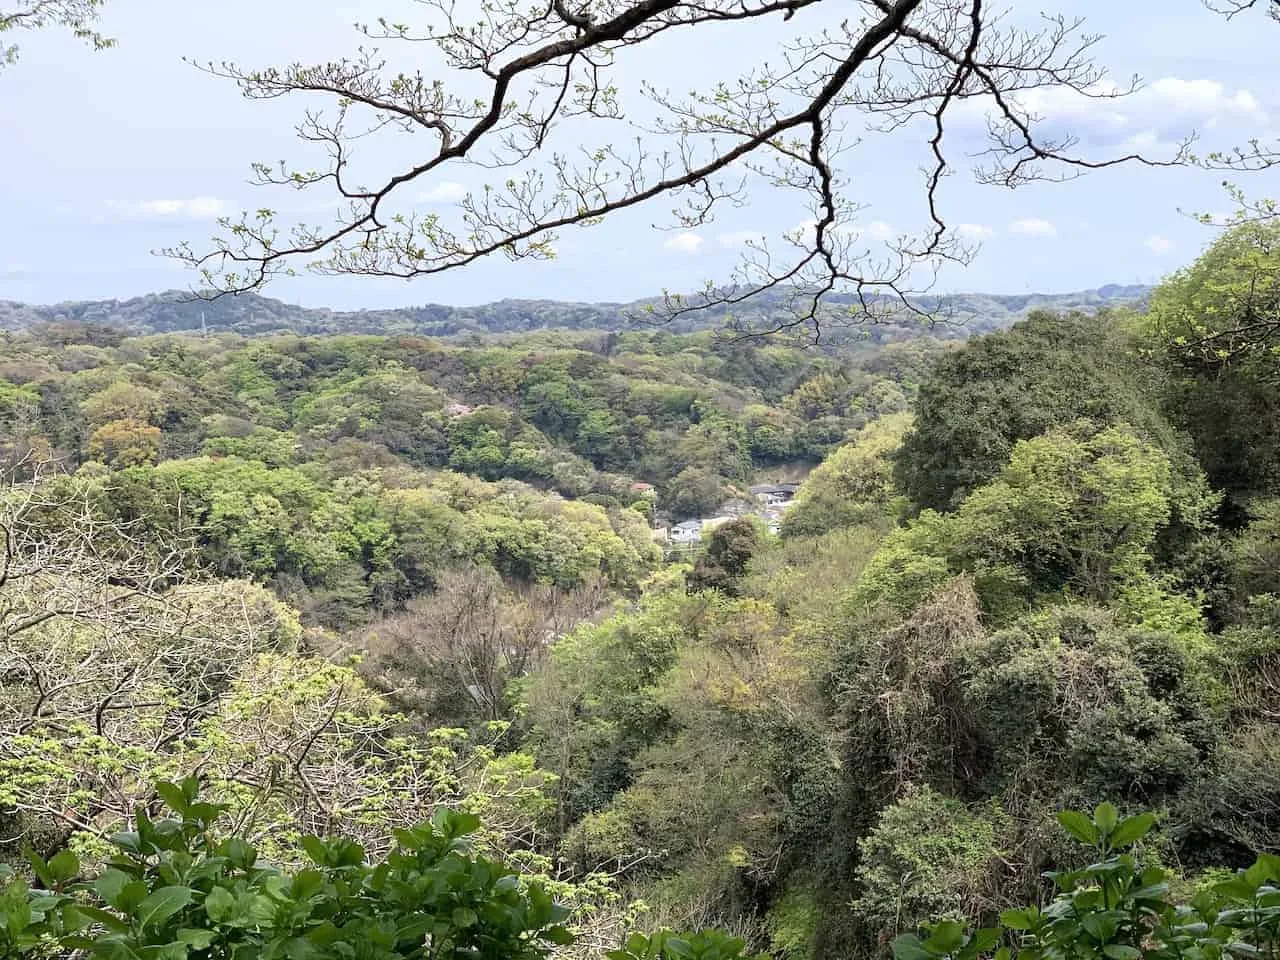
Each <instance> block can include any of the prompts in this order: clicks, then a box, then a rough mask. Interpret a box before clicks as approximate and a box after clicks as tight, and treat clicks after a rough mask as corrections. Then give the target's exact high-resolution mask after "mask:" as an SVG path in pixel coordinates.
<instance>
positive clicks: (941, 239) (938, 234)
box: [166, 0, 1189, 338]
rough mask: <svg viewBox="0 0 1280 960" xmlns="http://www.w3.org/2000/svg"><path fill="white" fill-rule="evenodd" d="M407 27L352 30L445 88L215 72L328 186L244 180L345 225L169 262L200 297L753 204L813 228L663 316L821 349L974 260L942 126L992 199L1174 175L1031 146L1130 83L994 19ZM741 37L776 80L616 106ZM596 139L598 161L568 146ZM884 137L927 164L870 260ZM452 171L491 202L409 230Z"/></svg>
mask: <svg viewBox="0 0 1280 960" xmlns="http://www.w3.org/2000/svg"><path fill="white" fill-rule="evenodd" d="M418 2H419V3H420V4H421V6H422V7H423V9H424V11H425V18H426V19H427V21H428V22H427V24H426V25H425V26H423V27H421V28H417V27H413V26H410V25H407V24H399V23H391V22H388V21H386V20H380V21H378V23H376V24H374V25H366V26H363V27H361V30H362V31H363V32H364V34H365V35H367V36H368V37H370V38H373V39H375V40H377V41H380V42H383V43H387V44H392V45H394V46H395V48H397V49H406V48H407V49H409V50H414V51H415V53H416V50H415V47H417V48H421V49H424V50H426V51H430V50H431V49H432V48H433V49H434V52H435V54H436V55H438V56H439V58H440V59H441V60H442V61H443V63H444V66H445V67H446V68H447V69H448V70H450V71H452V72H453V73H454V74H455V75H456V80H457V85H456V86H453V85H450V84H448V83H446V82H445V81H444V80H440V79H435V78H433V77H430V76H429V75H428V74H427V73H425V72H424V71H423V70H421V69H419V70H411V71H406V70H396V69H394V68H392V67H389V66H388V63H387V61H386V60H385V59H384V58H383V56H382V55H381V54H380V53H379V52H378V51H377V50H374V49H362V50H361V52H360V53H358V54H357V55H355V56H354V57H351V58H347V59H343V60H338V61H334V62H330V63H322V64H314V65H307V64H302V63H294V64H291V65H288V66H284V67H268V68H264V69H258V70H250V69H245V68H242V67H239V66H237V65H234V64H229V63H223V64H207V65H205V66H204V69H206V70H208V71H209V72H210V73H212V74H214V75H215V76H218V77H223V78H227V79H229V80H231V81H233V82H235V83H236V84H237V85H238V86H239V88H240V91H241V93H242V94H243V95H244V96H245V97H247V98H249V99H251V100H270V99H278V98H283V97H292V96H295V95H296V96H300V97H306V98H308V99H310V100H313V101H314V100H318V101H320V102H321V103H322V104H327V105H328V108H327V109H325V108H324V107H309V108H308V109H307V110H306V112H305V114H304V117H303V119H302V121H301V123H300V124H299V125H298V128H297V130H298V135H299V137H300V138H301V139H302V140H303V141H304V142H305V143H307V144H308V145H310V146H311V147H312V148H315V149H316V150H318V151H319V153H320V154H321V155H322V157H323V160H322V162H321V164H320V165H319V166H318V167H316V168H315V169H308V168H306V167H303V166H297V167H295V166H291V165H289V164H288V163H285V164H281V165H279V166H272V165H264V164H258V165H255V167H254V171H255V179H256V181H257V182H258V183H260V184H262V185H270V186H277V187H283V188H287V189H292V190H294V191H299V192H306V193H314V192H317V191H319V192H323V193H325V194H326V197H327V198H328V199H329V200H330V201H334V202H336V203H337V205H338V206H339V208H340V211H341V212H340V213H338V214H337V215H336V217H335V219H334V220H333V221H332V222H329V223H324V224H308V223H305V222H293V223H289V222H287V218H285V217H284V216H283V215H281V214H278V213H277V212H275V211H273V210H271V209H262V210H258V211H256V212H252V213H246V214H244V215H242V216H240V217H239V218H228V219H224V220H223V221H222V223H221V233H220V235H219V236H218V237H216V238H215V239H214V240H213V241H212V245H211V247H210V248H208V249H200V250H197V249H196V248H194V247H192V246H190V245H183V246H180V247H178V248H176V249H172V250H168V251H166V252H167V253H168V254H169V255H171V256H175V257H177V258H178V259H180V260H181V261H183V262H185V263H186V264H188V265H189V266H191V267H193V268H195V269H197V270H198V271H199V273H200V276H201V283H202V284H203V286H204V292H203V294H202V295H205V296H218V295H221V294H225V293H238V292H244V291H249V290H254V289H257V288H259V287H261V286H262V285H263V284H264V283H266V282H267V281H268V280H269V279H271V278H272V277H274V276H277V275H280V274H284V273H290V272H292V271H294V270H298V269H307V270H311V271H313V272H316V273H319V274H341V275H359V276H375V277H398V278H406V279H408V278H417V277H426V276H432V275H435V274H440V273H443V272H446V271H451V270H456V269H460V268H463V267H466V266H468V265H470V264H473V263H475V262H476V261H478V260H481V259H483V258H485V257H489V256H493V255H499V254H500V255H503V256H506V257H508V258H511V259H534V260H541V259H548V258H551V257H553V256H554V255H555V246H554V244H555V240H556V237H557V234H558V233H559V232H560V231H562V230H564V229H566V228H569V227H586V226H590V225H593V224H596V223H598V222H599V221H601V220H602V219H603V218H606V217H609V216H611V215H613V214H618V213H621V212H622V211H626V210H628V209H631V208H638V207H642V206H646V205H653V204H655V203H659V202H661V203H666V204H670V205H672V206H673V207H674V209H673V210H672V211H671V217H670V218H669V220H668V221H667V222H666V223H665V224H664V225H665V226H667V227H670V228H675V229H679V228H685V229H688V228H692V227H697V226H701V225H704V224H707V223H709V222H711V221H712V220H713V219H714V218H715V216H716V215H717V214H718V213H719V212H720V211H721V210H722V209H724V208H726V207H733V206H735V205H740V204H742V203H743V202H745V200H746V198H747V196H748V193H749V189H748V185H749V184H750V183H752V182H753V180H754V182H755V184H756V186H757V187H759V188H762V189H774V190H778V191H781V192H783V193H785V194H787V195H789V196H793V197H794V198H795V202H796V205H797V219H800V217H801V216H804V217H805V218H806V222H805V224H804V225H803V226H802V227H800V228H798V229H796V230H794V231H790V232H787V233H786V234H785V235H783V236H781V237H778V238H774V240H773V241H767V240H760V241H758V242H755V241H753V242H751V243H749V244H748V245H747V248H746V253H745V255H744V256H743V258H742V261H741V263H740V265H739V267H738V268H737V270H736V271H735V272H734V275H733V276H732V277H731V278H730V280H729V282H727V283H725V284H721V285H717V284H711V285H708V286H707V287H706V288H705V289H703V290H700V291H698V292H697V293H695V294H693V295H683V296H681V295H677V294H671V295H668V296H667V297H666V298H665V302H664V303H663V304H661V306H660V307H659V308H658V309H657V311H656V313H657V315H658V317H659V318H660V319H668V318H674V317H677V316H679V315H681V314H683V313H686V312H688V311H690V310H699V309H705V308H708V307H720V308H726V309H730V310H732V308H734V307H736V306H737V305H739V304H742V303H744V302H745V301H747V300H749V299H751V298H752V297H754V296H757V295H759V294H762V293H766V292H770V291H772V292H774V293H775V294H776V295H778V296H780V297H781V298H782V300H783V301H784V305H783V306H784V308H783V309H782V310H777V311H771V317H772V318H773V319H771V320H769V321H767V322H766V323H765V325H764V327H763V328H761V329H754V328H753V330H752V331H750V332H757V333H759V332H765V333H767V332H781V331H791V332H795V333H803V334H804V335H806V336H812V337H814V338H817V337H819V336H821V334H822V332H823V330H824V328H825V327H828V326H831V325H840V324H849V323H859V322H869V321H876V320H879V319H883V318H886V317H889V316H895V317H898V318H899V319H900V318H901V316H902V313H903V311H906V312H908V313H919V312H920V311H919V308H918V307H917V306H916V305H915V300H914V295H915V294H918V293H920V292H923V291H924V290H926V289H927V288H928V287H929V285H930V283H931V281H932V278H933V276H934V274H935V272H936V269H937V268H938V267H939V266H940V265H941V264H942V263H943V262H945V261H948V260H959V261H965V260H967V259H968V258H969V257H970V256H971V255H972V253H973V248H972V247H971V246H969V245H967V244H966V243H965V242H964V241H963V238H961V237H960V236H959V235H958V234H957V233H956V232H955V231H954V230H953V229H952V228H951V227H950V226H949V224H948V222H947V219H946V216H945V214H944V209H943V203H942V187H943V183H944V180H945V179H946V177H947V176H948V175H949V174H951V173H953V172H954V171H955V169H956V161H955V160H954V159H953V154H954V153H955V148H954V145H953V144H951V143H950V141H949V140H948V137H947V132H948V121H949V119H951V118H953V116H954V114H955V113H956V112H957V111H958V110H961V109H966V108H967V106H966V105H969V107H968V108H972V106H975V105H976V106H977V107H978V108H979V109H981V108H985V110H986V113H987V123H986V134H985V138H986V145H985V148H984V149H982V150H980V151H978V152H977V154H976V159H974V160H973V161H972V163H971V164H970V166H971V169H972V172H973V173H974V175H975V176H976V177H977V179H978V180H979V181H981V182H983V183H989V184H995V185H999V186H1004V187H1016V186H1019V185H1021V184H1025V183H1027V182H1029V181H1033V180H1045V179H1049V180H1063V179H1069V178H1072V177H1076V176H1079V175H1081V174H1083V173H1085V172H1087V171H1089V170H1095V169H1098V168H1102V167H1108V166H1112V165H1115V164H1120V163H1125V162H1134V163H1144V164H1151V165H1169V164H1174V163H1180V162H1184V161H1185V160H1187V159H1188V157H1189V154H1188V153H1187V147H1188V145H1189V144H1183V145H1182V147H1181V148H1180V149H1178V150H1176V151H1174V152H1173V153H1172V154H1171V155H1169V156H1166V157H1160V158H1147V157H1143V156H1139V155H1137V154H1125V155H1119V156H1111V157H1100V158H1090V157H1086V156H1082V155H1080V154H1078V153H1077V152H1076V151H1075V149H1074V148H1075V146H1076V142H1075V140H1074V139H1073V138H1071V137H1064V136H1061V135H1059V136H1056V137H1055V136H1053V135H1047V134H1045V133H1043V132H1042V129H1043V125H1042V124H1041V123H1040V120H1041V118H1040V117H1039V116H1038V115H1037V114H1036V113H1035V112H1034V110H1033V108H1032V105H1031V102H1032V99H1033V98H1032V97H1030V96H1029V94H1030V93H1031V92H1032V91H1036V90H1040V89H1043V88H1054V89H1059V90H1067V91H1071V92H1073V93H1075V94H1078V95H1080V96H1082V97H1092V98H1113V97H1119V96H1123V95H1125V94H1126V93H1128V92H1131V91H1132V90H1134V89H1136V86H1137V81H1136V79H1135V80H1133V81H1130V82H1128V83H1125V84H1121V85H1118V86H1116V85H1110V84H1104V83H1103V82H1102V81H1103V80H1104V76H1105V75H1104V71H1103V70H1102V69H1101V68H1100V67H1098V66H1097V65H1096V64H1095V63H1094V62H1093V60H1092V56H1091V54H1092V48H1093V46H1094V44H1095V42H1096V40H1097V37H1096V36H1094V35H1091V34H1088V33H1085V32H1084V31H1083V29H1082V27H1083V25H1082V23H1081V22H1080V21H1078V20H1073V19H1070V18H1068V17H1065V16H1047V17H1045V18H1044V19H1043V20H1042V21H1041V22H1040V24H1039V25H1038V26H1035V27H1032V28H1026V27H1022V26H1018V25H1015V24H1014V23H1013V22H1012V20H1011V18H1010V17H1008V16H1006V15H1005V14H1003V13H1001V12H998V11H996V10H994V9H993V8H992V7H991V6H990V4H989V3H988V2H987V0H855V2H853V3H850V4H847V5H844V6H841V7H840V8H839V14H840V15H841V16H842V17H844V19H843V20H842V21H841V22H840V24H839V25H838V26H834V27H830V28H827V29H822V28H821V27H820V26H817V25H815V24H816V22H817V19H818V18H820V17H822V16H824V15H825V12H827V11H830V10H831V9H832V8H831V6H830V5H824V4H823V3H822V2H821V0H590V2H581V0H486V2H485V3H483V4H482V6H481V16H480V19H479V21H478V22H476V23H465V22H463V21H462V20H460V19H459V16H458V7H457V6H456V5H455V4H453V3H450V2H448V0H418ZM756 21H768V22H770V23H771V24H772V25H773V27H774V28H775V29H776V30H777V31H778V35H779V40H778V47H777V49H778V57H777V60H776V61H770V62H761V63H756V64H747V65H744V68H743V70H742V71H741V73H740V75H738V76H733V77H726V78H724V79H722V80H720V81H719V82H717V83H715V84H713V85H712V86H711V87H710V88H708V89H704V90H703V91H701V92H694V93H692V94H690V95H688V96H677V95H675V94H673V93H671V92H670V91H669V90H668V89H666V88H665V87H663V86H659V85H658V84H657V83H655V82H645V83H641V84H640V85H639V87H638V89H623V87H622V86H620V83H621V80H620V78H619V75H618V69H617V68H618V66H619V64H621V63H623V62H624V61H627V60H629V59H631V58H632V56H633V54H635V53H636V52H637V51H641V50H649V49H661V47H660V44H661V42H662V41H663V40H664V39H665V38H667V37H668V36H671V35H675V34H679V33H686V32H688V31H690V30H693V29H697V30H700V31H704V32H707V35H708V40H709V42H710V41H712V40H713V39H714V41H715V42H717V43H720V44H725V45H732V44H733V43H734V38H735V35H736V33H741V32H742V30H743V27H744V25H749V24H751V23H752V22H756ZM713 30H714V31H717V32H716V33H711V31H713ZM735 32H736V33H735ZM678 73H679V65H678V64H674V63H673V64H671V72H670V73H669V74H668V75H667V76H666V77H664V80H665V81H666V82H670V83H671V84H674V85H681V84H680V80H679V76H678ZM640 101H643V102H644V103H645V106H643V107H637V106H636V104H637V102H640ZM624 108H625V109H624ZM396 135H401V136H403V137H405V138H406V140H405V144H406V145H407V146H409V147H410V150H411V151H412V157H413V159H411V160H409V161H406V162H405V163H404V165H403V166H401V167H400V168H399V169H395V170H393V171H390V172H388V171H386V170H379V169H376V168H375V166H374V165H371V164H368V163H367V160H366V157H365V156H363V155H361V154H360V151H359V150H358V149H357V148H358V147H360V145H361V144H362V143H364V142H366V141H367V140H368V139H374V140H378V139H381V138H384V137H387V136H396ZM597 136H598V140H597V144H598V145H595V146H593V145H589V144H587V143H586V142H585V141H584V139H583V138H584V137H593V138H594V137H597ZM894 136H897V137H909V138H910V137H914V138H916V142H917V144H918V146H919V148H920V151H921V158H922V163H923V169H922V183H921V187H922V200H923V213H924V217H923V219H924V220H925V221H927V227H926V229H925V230H923V231H922V232H921V233H920V235H918V236H914V237H912V236H904V237H901V238H898V239H897V240H893V241H890V242H888V243H887V244H886V245H883V246H881V245H878V244H875V245H873V244H871V243H870V241H869V239H868V238H867V237H865V236H864V235H863V234H862V233H861V232H860V231H859V229H858V215H859V213H860V212H861V211H862V210H863V209H864V205H863V204H861V203H859V202H858V200H857V199H855V197H854V196H853V195H852V193H851V190H850V183H849V177H848V174H847V170H846V168H845V166H844V165H843V163H842V161H843V160H844V158H845V155H846V154H848V153H849V152H850V151H851V150H853V149H854V148H855V147H857V145H858V144H859V143H860V142H861V141H862V140H869V141H870V142H871V143H873V144H874V143H875V142H877V141H879V140H881V139H882V138H886V137H894ZM407 138H412V139H411V140H410V139H407ZM966 163H969V161H968V160H966ZM460 166H469V167H478V168H481V169H483V170H485V171H490V172H491V173H493V174H495V175H496V178H497V179H498V182H496V183H492V184H487V185H485V186H484V188H483V189H479V190H474V191H472V192H470V193H468V194H467V195H466V196H465V197H463V198H462V199H461V200H460V201H459V202H458V204H457V207H456V210H455V213H454V215H453V216H452V217H450V216H448V215H445V214H441V213H429V214H428V213H422V212H420V211H419V210H415V209H414V207H413V205H412V196H413V194H414V193H416V192H417V191H420V190H422V189H423V187H424V186H428V185H430V183H431V182H432V181H433V179H435V178H439V177H441V176H442V175H443V174H445V173H446V171H448V170H450V169H454V168H457V167H460ZM366 184H367V185H366Z"/></svg>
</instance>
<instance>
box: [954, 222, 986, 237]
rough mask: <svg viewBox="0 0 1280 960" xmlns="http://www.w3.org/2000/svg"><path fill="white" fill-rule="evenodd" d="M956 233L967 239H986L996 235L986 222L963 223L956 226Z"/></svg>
mask: <svg viewBox="0 0 1280 960" xmlns="http://www.w3.org/2000/svg"><path fill="white" fill-rule="evenodd" d="M956 233H958V234H959V235H960V236H962V237H964V238H965V239H966V240H985V239H987V238H988V237H991V236H994V235H995V231H994V230H992V229H991V228H990V227H988V226H987V225H986V224H985V223H962V224H960V225H959V226H957V227H956Z"/></svg>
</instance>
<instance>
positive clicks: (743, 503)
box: [653, 483, 800, 547]
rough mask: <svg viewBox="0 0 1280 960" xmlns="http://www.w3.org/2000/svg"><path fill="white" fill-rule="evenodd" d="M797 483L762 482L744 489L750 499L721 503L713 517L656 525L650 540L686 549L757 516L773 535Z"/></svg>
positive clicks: (791, 500) (794, 494)
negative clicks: (729, 525)
mask: <svg viewBox="0 0 1280 960" xmlns="http://www.w3.org/2000/svg"><path fill="white" fill-rule="evenodd" d="M799 489H800V484H798V483H762V484H757V485H756V486H753V487H749V488H748V489H747V492H748V494H749V495H750V499H749V500H748V499H741V500H730V501H729V502H728V503H725V504H723V505H722V506H721V507H720V509H719V510H717V511H716V513H715V515H714V516H710V517H699V518H698V519H695V520H684V521H682V522H680V523H676V524H672V525H671V526H669V527H668V526H666V525H664V524H658V525H657V526H656V527H655V528H654V531H653V536H654V539H655V540H657V541H658V542H659V543H664V544H668V545H670V546H672V547H679V546H688V545H693V544H697V543H701V542H702V537H703V535H704V534H706V533H709V532H710V531H712V530H714V529H715V528H716V527H719V526H723V525H724V524H726V523H728V522H729V521H730V520H736V519H738V518H739V517H745V516H751V515H754V516H758V517H760V518H761V519H762V520H764V522H765V525H766V526H767V527H768V528H769V532H770V533H777V532H778V530H779V529H780V528H781V526H782V515H783V514H784V513H786V511H787V509H788V508H789V507H790V506H792V504H793V503H794V502H795V496H796V491H797V490H799Z"/></svg>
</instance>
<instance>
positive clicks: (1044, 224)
mask: <svg viewBox="0 0 1280 960" xmlns="http://www.w3.org/2000/svg"><path fill="white" fill-rule="evenodd" d="M1009 232H1010V233H1017V234H1021V235H1022V236H1024V237H1056V236H1057V235H1058V228H1057V227H1055V226H1054V225H1053V224H1052V223H1050V222H1049V221H1048V220H1041V219H1040V218H1039V217H1029V218H1027V219H1026V220H1015V221H1013V223H1011V224H1009Z"/></svg>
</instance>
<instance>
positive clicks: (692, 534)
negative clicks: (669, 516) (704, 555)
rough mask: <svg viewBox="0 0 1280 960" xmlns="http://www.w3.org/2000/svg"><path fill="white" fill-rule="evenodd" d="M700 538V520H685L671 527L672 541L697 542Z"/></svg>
mask: <svg viewBox="0 0 1280 960" xmlns="http://www.w3.org/2000/svg"><path fill="white" fill-rule="evenodd" d="M701 539H702V521H701V520H685V521H684V522H683V523H677V524H676V525H675V526H673V527H672V528H671V542H672V543H697V542H698V541H699V540H701Z"/></svg>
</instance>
